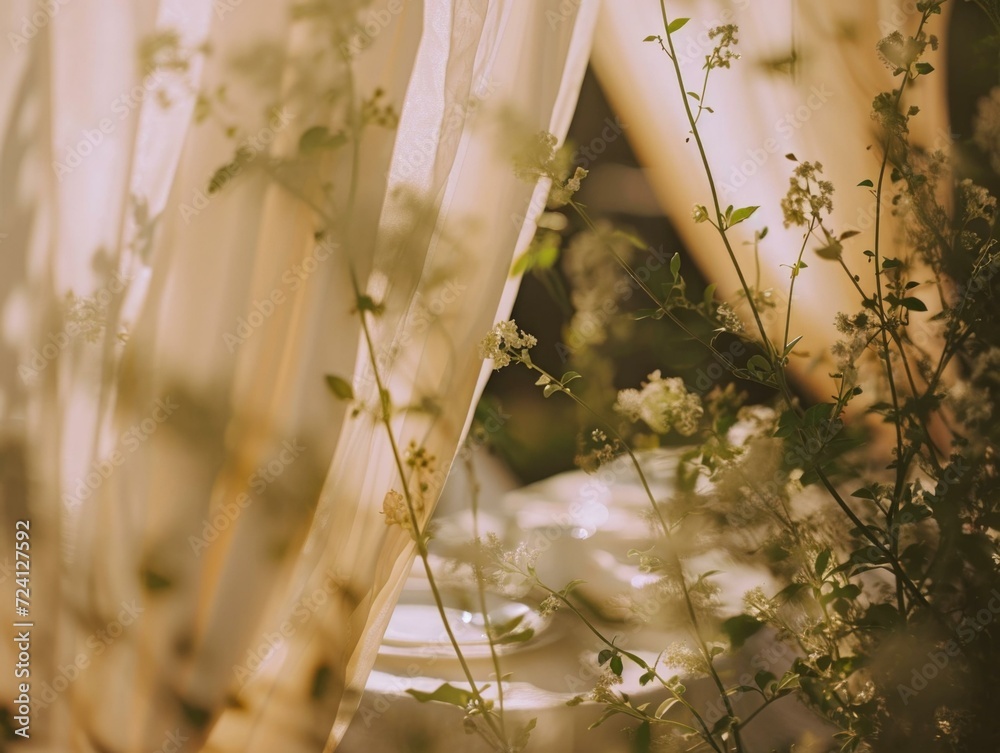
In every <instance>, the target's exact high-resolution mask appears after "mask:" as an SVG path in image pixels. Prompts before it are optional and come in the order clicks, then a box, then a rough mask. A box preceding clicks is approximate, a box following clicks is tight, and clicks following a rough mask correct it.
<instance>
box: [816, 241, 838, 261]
mask: <svg viewBox="0 0 1000 753" xmlns="http://www.w3.org/2000/svg"><path fill="white" fill-rule="evenodd" d="M843 252H844V247H843V246H841V245H840V241H838V240H836V239H834V240H831V241H830V243H829V244H828V245H826V246H822V247H821V248H817V249H816V255H817V256H819V257H820V258H821V259H828V260H830V261H837V260H838V259H839V258H840V256H841V254H843Z"/></svg>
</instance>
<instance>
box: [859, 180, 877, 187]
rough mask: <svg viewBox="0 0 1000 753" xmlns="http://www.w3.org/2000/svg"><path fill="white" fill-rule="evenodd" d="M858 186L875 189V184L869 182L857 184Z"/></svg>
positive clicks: (864, 181)
mask: <svg viewBox="0 0 1000 753" xmlns="http://www.w3.org/2000/svg"><path fill="white" fill-rule="evenodd" d="M858 185H859V186H864V187H865V188H874V187H875V184H874V183H872V182H871V181H870V180H863V181H861V182H860V183H858Z"/></svg>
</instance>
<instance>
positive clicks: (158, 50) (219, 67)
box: [0, 0, 596, 753]
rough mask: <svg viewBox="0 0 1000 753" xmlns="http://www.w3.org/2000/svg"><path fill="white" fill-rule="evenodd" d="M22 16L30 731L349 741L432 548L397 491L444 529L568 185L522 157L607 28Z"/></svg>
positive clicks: (18, 184) (375, 10)
mask: <svg viewBox="0 0 1000 753" xmlns="http://www.w3.org/2000/svg"><path fill="white" fill-rule="evenodd" d="M4 11H5V14H4V15H5V17H6V20H7V24H6V25H5V28H9V29H11V30H12V31H11V33H10V34H8V39H7V41H8V44H5V45H2V46H0V81H2V86H0V131H2V134H3V147H2V152H0V186H2V188H0V190H2V192H3V193H2V198H0V232H2V233H3V236H2V237H0V243H2V245H0V269H2V274H0V317H2V334H3V338H2V343H0V351H2V356H0V358H2V361H0V363H2V370H0V380H2V381H0V389H2V393H0V409H2V414H0V415H2V417H3V419H4V423H3V426H2V431H3V434H2V445H0V452H2V460H3V463H2V465H3V477H2V483H3V487H2V490H3V495H4V496H3V516H4V518H5V519H4V531H5V532H6V531H7V530H12V528H13V524H14V521H15V520H22V519H23V520H28V521H30V530H31V553H32V558H33V559H32V568H33V569H32V572H31V602H30V604H31V606H30V614H29V615H28V616H27V618H26V619H29V620H33V621H34V626H33V627H32V628H31V631H32V632H31V635H32V666H31V683H30V684H31V688H30V693H31V695H32V697H33V698H34V699H35V704H34V707H33V710H32V714H33V719H32V728H31V739H32V741H33V742H34V743H35V744H36V746H37V749H39V750H52V751H88V752H89V751H102V752H103V751H116V752H117V751H123V752H124V751H136V752H138V751H150V750H157V749H162V750H172V749H177V748H176V747H171V746H180V745H183V749H184V750H212V751H261V752H265V751H266V752H267V753H271V752H272V751H275V750H281V751H315V750H321V749H324V748H326V749H327V750H330V749H333V748H335V747H336V744H337V741H338V740H339V739H340V737H341V736H342V735H343V732H344V730H345V729H346V726H347V724H348V723H349V721H350V718H351V715H352V713H353V711H354V708H355V705H356V703H357V700H358V697H359V695H360V692H361V689H362V688H363V686H364V683H365V679H366V677H367V674H368V672H369V670H370V668H371V665H372V662H373V660H374V655H375V652H376V650H377V647H378V644H379V641H380V638H381V635H382V632H383V630H384V628H385V626H386V622H387V620H388V617H389V614H390V612H391V609H392V606H393V603H394V600H395V598H396V596H397V594H398V592H399V589H400V588H401V585H402V582H403V578H404V577H405V575H406V574H407V573H408V571H409V568H410V564H411V561H412V558H413V553H414V548H413V543H412V541H411V539H410V537H409V536H408V535H407V533H406V532H405V531H404V530H402V528H400V527H398V526H387V525H386V520H385V517H384V516H383V515H382V506H383V500H384V499H385V498H386V495H387V493H388V492H390V491H393V490H395V491H399V490H401V489H402V484H403V483H409V484H415V485H416V486H417V487H418V488H419V496H420V500H421V502H422V504H423V508H424V510H423V514H424V515H429V514H430V511H431V510H432V508H433V505H434V502H435V501H436V497H437V493H438V491H439V490H440V486H441V484H442V483H443V480H444V478H445V476H446V475H447V472H448V469H449V466H450V463H451V459H452V458H453V456H454V454H455V451H456V448H457V446H458V443H459V441H460V440H461V438H462V436H463V433H464V432H465V430H466V428H467V426H468V424H469V422H470V419H471V406H472V405H473V404H474V402H475V400H476V398H477V396H478V394H479V390H480V389H481V387H482V384H483V382H484V379H485V376H486V375H485V373H484V371H483V364H482V362H481V360H480V358H479V357H478V355H477V353H476V345H477V343H478V341H479V340H480V339H481V337H482V336H483V335H484V334H485V332H486V331H487V330H488V329H489V327H490V326H491V325H492V324H493V322H494V321H495V320H496V319H497V318H503V317H505V316H506V314H507V313H508V312H509V310H510V306H511V305H512V302H513V296H514V293H515V290H516V281H511V280H510V279H509V270H510V267H511V262H512V259H513V258H514V256H515V254H516V253H517V252H518V251H519V250H523V248H524V247H525V246H526V244H527V242H528V240H529V239H530V237H531V235H532V234H533V232H534V219H535V218H536V217H537V216H538V214H539V213H540V211H541V210H542V208H543V206H544V202H545V196H546V194H547V190H548V186H547V185H545V184H544V182H542V183H539V184H538V185H530V184H527V183H525V182H523V181H521V180H519V179H518V178H517V177H515V175H514V170H513V167H512V154H513V153H514V152H515V151H517V150H518V149H520V148H522V147H523V146H524V144H525V143H526V142H527V141H528V140H529V139H530V138H531V137H532V136H533V135H534V134H535V133H537V132H538V131H541V130H547V131H550V132H552V133H554V134H556V136H557V137H559V138H561V137H562V136H563V135H564V134H565V131H566V129H567V127H568V124H569V119H570V117H571V115H572V111H573V108H574V106H575V101H576V94H577V91H578V89H579V85H580V81H581V79H582V76H583V71H584V68H585V66H586V62H587V56H588V53H589V47H590V34H591V32H592V28H593V24H594V21H595V17H596V4H595V3H594V2H590V0H584V2H573V3H568V2H560V1H559V0H533V2H530V3H527V2H521V1H520V0H455V1H454V2H445V1H443V0H426V1H425V2H418V1H415V0H405V1H404V0H388V1H387V2H378V1H376V2H371V3H367V2H361V1H360V0H349V1H345V0H303V1H302V2H295V3H292V2H275V1H274V0H214V2H207V1H206V0H197V1H195V0H162V1H161V2H154V1H152V0H136V1H135V2H130V3H112V2H106V1H101V0H73V2H59V1H58V0H52V2H49V3H41V4H36V3H33V2H28V1H27V0H10V2H8V3H6V4H5V8H4ZM11 35H13V36H11ZM362 321H364V323H365V325H366V328H367V330H366V328H363V327H362V326H361V325H362ZM350 397H353V399H345V398H350ZM389 404H391V426H392V435H391V436H390V434H389V432H387V430H386V428H385V426H384V425H382V424H381V423H380V420H379V419H380V418H381V417H382V416H383V415H385V412H386V410H387V407H389ZM394 445H395V447H394ZM417 458H423V459H424V460H426V463H425V464H420V463H418V462H417V460H415V459H417ZM408 460H409V461H410V464H409V465H408V464H407V461H408ZM400 471H402V475H404V476H406V479H405V480H404V479H401V473H400ZM5 536H6V533H5ZM14 585H15V584H14V579H13V578H11V577H7V578H5V579H4V581H3V584H2V590H3V592H4V597H3V598H4V599H5V600H6V601H5V603H11V602H12V600H13V596H14ZM5 624H6V625H7V627H5V628H4V631H5V634H6V633H7V631H9V630H11V629H12V628H10V627H9V625H10V622H9V621H8V622H7V623H5ZM8 638H9V636H8ZM14 650H15V648H14V644H13V642H12V641H11V640H9V639H8V640H5V641H3V646H2V648H0V656H2V658H3V661H4V665H5V666H11V665H12V664H13V661H12V660H14V659H16V657H15V655H14V654H13V653H12V652H14ZM0 690H2V692H3V693H4V697H5V698H14V697H15V696H16V690H17V688H16V685H15V684H14V678H13V677H12V676H11V675H10V673H5V674H4V676H3V679H2V680H0Z"/></svg>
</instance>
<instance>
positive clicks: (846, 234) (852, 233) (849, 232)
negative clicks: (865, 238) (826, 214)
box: [840, 230, 861, 241]
mask: <svg viewBox="0 0 1000 753" xmlns="http://www.w3.org/2000/svg"><path fill="white" fill-rule="evenodd" d="M855 235H861V231H860V230H845V231H844V232H842V233H841V234H840V240H842V241H846V240H847V239H848V238H853V237H854V236H855Z"/></svg>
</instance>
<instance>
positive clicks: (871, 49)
mask: <svg viewBox="0 0 1000 753" xmlns="http://www.w3.org/2000/svg"><path fill="white" fill-rule="evenodd" d="M945 8H946V9H947V8H948V6H947V5H946V6H945ZM666 10H667V14H668V17H669V18H670V19H675V18H683V17H688V18H690V19H691V21H690V22H689V23H688V24H687V25H686V26H685V27H683V28H682V29H681V30H680V31H678V32H677V33H676V35H675V37H674V40H675V45H676V47H677V51H678V58H679V60H680V61H681V65H682V69H683V72H684V75H685V82H686V84H687V88H688V89H695V90H697V91H700V90H701V82H702V76H703V70H702V66H703V65H704V62H705V56H706V55H708V54H709V53H710V52H711V51H712V48H713V46H714V45H715V42H713V41H712V40H710V39H709V37H708V31H709V30H710V29H711V28H713V27H717V26H721V25H724V24H731V23H733V24H737V25H738V26H739V28H740V34H739V36H740V39H741V42H740V44H739V46H738V47H737V48H736V49H737V51H738V52H739V53H741V55H742V59H740V60H738V61H734V62H733V63H732V67H731V68H730V69H728V70H726V69H720V70H715V71H713V72H712V74H711V77H710V80H709V84H708V91H707V99H706V102H705V103H706V104H707V105H708V106H710V107H712V108H713V109H714V110H715V113H714V114H712V113H704V114H703V115H702V117H701V120H700V122H699V128H700V129H701V132H702V134H703V138H704V140H705V144H706V149H707V152H708V156H709V160H710V162H711V165H712V169H713V171H714V173H715V177H716V181H717V185H718V189H719V198H720V203H721V204H722V207H723V208H725V207H726V206H727V205H730V204H731V205H734V206H736V207H743V206H750V205H760V209H758V210H757V212H756V214H754V216H753V217H752V218H751V220H749V221H747V222H744V223H743V224H742V225H741V226H740V227H738V228H734V230H733V231H732V232H731V237H732V238H733V240H734V243H733V245H734V248H736V249H737V253H739V254H741V256H740V261H741V264H742V266H743V269H744V270H745V271H746V272H747V273H748V275H749V276H750V282H751V283H753V282H754V279H753V277H754V274H753V272H754V264H753V255H752V251H751V250H750V248H749V247H748V246H747V245H745V243H746V242H752V240H753V233H754V230H759V229H760V228H762V227H767V228H768V229H769V234H768V237H767V238H766V239H765V241H764V242H763V243H762V244H761V247H760V250H761V284H760V287H761V288H762V289H766V288H773V290H774V291H775V295H776V300H777V301H778V302H779V305H778V308H777V310H776V312H777V314H780V317H779V316H777V315H775V316H773V317H772V321H771V322H770V323H771V324H773V325H774V329H773V330H772V333H773V334H774V336H775V337H778V338H780V335H781V330H782V328H783V325H784V303H785V299H786V298H787V292H788V282H789V269H788V266H790V265H792V264H794V262H795V259H796V257H797V254H798V251H799V247H800V245H801V243H802V231H801V229H800V228H796V227H792V228H784V227H783V218H782V212H781V207H780V205H779V199H780V198H782V197H784V195H785V193H786V192H787V190H788V179H789V176H790V175H791V171H792V169H793V168H794V165H793V164H792V163H791V162H789V161H788V160H786V159H785V155H786V154H794V155H795V156H796V157H797V159H799V160H800V161H819V162H821V163H822V164H823V168H824V177H825V178H826V179H828V180H831V181H832V182H833V183H834V185H835V186H836V192H835V194H834V197H833V203H834V212H833V214H832V216H831V218H830V220H829V223H828V224H829V226H830V227H831V228H832V229H834V230H835V231H836V232H838V233H840V232H843V231H846V230H858V231H861V235H860V236H858V237H856V238H854V239H853V240H849V241H846V242H845V258H848V259H849V260H850V263H851V265H852V266H853V267H854V268H855V269H854V270H853V271H855V273H857V274H860V275H862V276H863V277H867V278H868V279H869V280H870V279H871V278H870V271H871V270H870V267H869V266H868V265H867V264H866V261H865V258H864V257H863V256H862V251H863V250H864V249H865V248H871V246H872V243H873V232H874V218H875V214H874V208H875V203H874V199H873V198H872V196H871V194H870V193H869V191H868V190H867V189H865V188H861V187H857V185H858V183H860V182H861V181H862V180H865V179H871V180H874V179H876V178H877V177H878V169H879V163H880V160H881V156H882V153H881V151H880V148H879V144H880V142H881V140H882V138H883V137H882V134H881V133H880V132H879V131H878V130H877V126H876V123H875V121H873V120H872V119H871V118H870V113H871V106H872V100H873V98H874V97H875V95H876V94H878V93H879V92H883V91H889V90H890V89H892V88H893V87H895V86H898V85H899V79H898V78H896V79H893V78H892V75H891V71H890V70H888V69H887V68H886V67H885V65H884V64H883V63H882V61H881V60H880V59H879V57H878V56H877V54H876V43H877V42H878V41H879V39H880V38H881V37H883V36H885V35H887V34H889V33H890V32H892V31H894V30H896V29H900V30H901V31H903V33H905V34H912V33H914V32H915V31H916V27H917V24H918V23H919V20H920V14H919V13H918V12H916V11H915V6H914V3H912V2H901V1H897V0H879V2H864V3H860V2H858V3H828V2H822V1H821V0H805V1H802V0H781V1H780V2H769V3H767V4H766V8H764V7H763V4H761V3H755V2H751V1H750V0H667V2H666ZM946 23H947V10H946V11H945V16H944V17H935V20H934V21H933V22H932V24H931V27H930V28H929V29H928V30H929V32H930V33H934V34H937V35H939V36H943V30H944V28H945V25H946ZM651 34H660V35H662V34H663V20H662V16H661V9H660V3H659V2H658V1H657V0H650V2H642V3H617V4H610V3H608V4H605V5H604V6H603V7H602V10H601V15H600V20H599V23H598V25H597V33H596V35H595V39H594V53H593V54H594V61H593V64H594V67H595V69H596V71H597V74H598V78H599V79H600V81H601V84H602V87H603V88H604V90H605V91H606V92H607V95H608V97H609V100H610V101H611V104H612V106H613V107H614V109H615V110H616V112H618V113H619V114H620V116H621V118H622V120H623V121H624V122H625V123H626V124H627V126H628V134H629V138H630V140H631V141H632V144H633V146H634V148H635V149H636V152H637V153H638V155H639V158H640V161H641V162H642V163H643V164H644V165H645V167H646V168H647V174H648V176H649V180H650V182H651V184H652V186H653V188H654V190H655V191H656V194H657V196H658V197H659V199H660V202H661V204H662V206H663V207H664V209H665V211H666V213H667V214H668V216H669V217H670V218H671V220H672V221H673V222H674V224H675V226H676V227H677V229H678V232H679V233H680V235H681V237H682V239H683V240H684V241H685V245H686V246H687V247H688V248H689V249H690V250H691V253H692V254H693V256H694V257H695V260H696V262H697V263H698V264H699V266H700V267H701V269H702V271H703V273H704V274H705V276H706V277H707V278H708V279H709V280H710V281H712V282H717V283H718V284H719V291H720V294H721V295H723V296H724V297H726V299H727V300H735V296H734V294H735V293H736V291H737V290H738V288H739V282H738V280H737V277H736V274H735V272H734V271H733V270H732V266H731V264H730V262H729V259H728V257H727V256H726V254H725V250H724V248H723V247H722V245H721V243H720V242H719V241H718V238H717V237H716V235H715V231H714V230H713V229H712V228H711V227H710V226H709V225H708V224H707V223H706V224H701V225H696V224H695V223H694V222H693V221H692V219H691V211H692V207H693V206H694V205H695V204H704V205H706V206H709V208H711V194H710V192H709V188H708V183H707V181H706V179H705V176H704V169H703V167H702V164H701V159H700V156H699V154H698V151H697V148H696V146H695V143H694V140H693V139H692V140H691V141H690V143H685V140H686V139H687V138H688V137H689V131H690V127H689V125H688V122H687V119H686V116H685V113H684V109H683V105H682V101H681V99H680V93H679V92H678V89H677V82H676V79H675V78H674V72H673V68H672V64H671V62H670V60H669V59H668V58H667V57H666V55H664V54H663V52H662V51H661V50H660V48H659V46H658V45H656V44H652V43H646V44H644V43H643V42H642V40H643V39H644V38H645V37H646V36H648V35H651ZM928 54H929V55H930V58H928V59H929V60H931V61H933V65H934V66H935V68H937V69H938V73H935V74H934V75H933V76H928V77H920V78H918V79H917V80H916V81H914V82H912V85H910V86H909V91H908V94H907V99H906V104H907V105H909V104H913V105H917V106H919V108H920V115H919V116H918V117H916V118H914V119H913V121H912V124H911V139H912V141H913V143H914V144H918V145H921V146H924V147H927V148H930V149H945V150H947V149H948V148H949V147H950V144H951V139H950V135H949V129H948V119H947V105H946V100H945V89H944V87H945V80H946V78H945V75H944V62H945V60H944V56H943V55H942V54H941V53H930V52H928ZM793 56H794V64H793V63H792V59H793ZM637 82H641V84H637ZM869 146H871V147H872V148H871V149H869V148H868V147H869ZM942 198H943V199H946V198H947V197H942ZM882 219H883V231H882V243H883V244H884V245H883V249H884V250H885V255H887V256H894V255H896V253H898V248H899V247H898V245H897V244H898V243H899V240H900V227H899V226H898V224H896V223H895V221H894V218H893V217H892V216H891V213H890V211H889V208H888V207H886V208H884V209H883V217H882ZM819 245H820V243H819V241H818V240H815V241H813V242H811V243H810V246H809V250H807V252H806V255H805V256H804V257H803V260H804V261H805V262H806V263H807V264H808V265H809V268H808V269H805V270H803V271H802V274H801V275H800V276H799V278H798V280H797V282H796V288H795V300H794V306H793V314H794V322H793V325H794V326H793V329H794V331H793V332H791V337H797V336H798V335H803V336H804V337H803V341H802V346H800V348H799V350H805V351H809V355H810V358H808V359H792V362H791V367H792V368H793V369H794V370H795V371H796V372H797V374H798V376H799V377H800V379H801V381H802V382H803V384H804V386H805V387H806V388H807V389H808V390H810V391H812V392H813V393H814V394H815V396H816V397H818V398H821V399H825V398H826V397H827V394H828V391H829V381H828V379H827V374H828V373H829V371H830V365H831V364H830V362H829V361H822V358H823V356H824V354H825V353H826V351H827V349H828V347H829V345H830V344H832V342H833V341H834V340H836V339H837V337H838V336H837V333H836V331H835V330H834V326H833V318H834V314H835V313H836V312H837V311H844V312H846V313H852V314H853V313H855V312H857V311H858V310H860V300H859V296H858V293H857V291H856V290H855V289H854V288H853V286H852V285H851V283H850V280H848V279H847V277H846V275H844V273H843V272H842V271H841V270H840V269H839V267H837V266H836V265H835V264H833V263H831V262H824V261H822V260H821V259H819V258H818V257H816V255H815V254H814V253H812V250H811V249H813V248H815V247H818V246H819ZM782 265H788V266H782ZM935 298H936V294H931V295H927V296H926V297H925V300H926V302H927V303H928V305H929V306H930V307H931V310H932V311H933V310H934V305H935V300H934V299H935ZM740 313H741V314H743V315H744V318H745V319H746V321H748V322H750V321H751V320H750V317H749V311H748V309H747V308H746V307H745V306H744V307H742V309H740ZM912 325H913V328H914V329H917V328H919V327H920V322H917V321H914V322H913V323H912ZM917 339H918V341H922V344H923V345H924V346H925V347H927V348H929V349H930V350H932V351H933V349H934V347H935V346H934V337H933V335H932V333H930V332H927V333H926V337H923V338H922V337H919V336H918V337H917Z"/></svg>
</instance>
